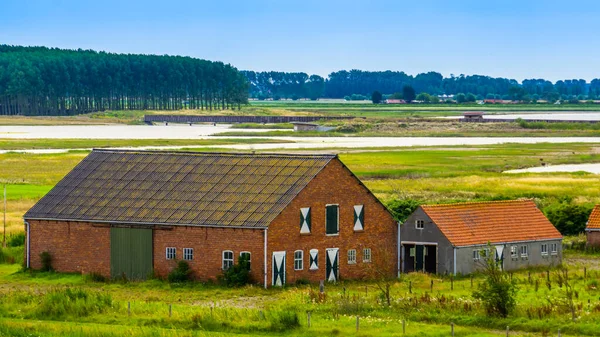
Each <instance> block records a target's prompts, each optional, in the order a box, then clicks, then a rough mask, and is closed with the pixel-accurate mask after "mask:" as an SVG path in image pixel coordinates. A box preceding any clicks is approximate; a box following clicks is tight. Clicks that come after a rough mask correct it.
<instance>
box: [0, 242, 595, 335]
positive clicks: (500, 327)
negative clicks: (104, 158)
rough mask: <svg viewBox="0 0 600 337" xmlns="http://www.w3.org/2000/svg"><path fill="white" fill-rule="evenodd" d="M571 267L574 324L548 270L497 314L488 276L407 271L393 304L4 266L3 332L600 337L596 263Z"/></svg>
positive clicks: (528, 277) (340, 290)
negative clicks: (486, 305)
mask: <svg viewBox="0 0 600 337" xmlns="http://www.w3.org/2000/svg"><path fill="white" fill-rule="evenodd" d="M567 265H568V266H569V268H570V272H569V275H570V280H571V281H570V282H571V284H572V285H573V286H574V288H575V289H576V291H577V299H576V300H575V301H576V304H577V308H578V309H577V315H578V317H577V321H576V322H572V321H571V319H570V315H569V313H568V311H567V310H566V307H564V306H563V305H561V304H559V303H561V302H560V299H561V298H562V297H563V292H564V288H563V287H561V284H560V283H559V282H558V279H557V278H556V275H555V272H554V271H551V272H550V284H549V285H548V282H547V274H546V271H545V270H533V271H522V272H518V273H515V274H514V275H513V278H514V279H515V280H517V283H518V287H519V290H518V295H517V308H516V310H515V311H514V313H513V314H511V315H510V316H509V317H508V318H494V317H488V316H486V315H485V313H484V310H483V308H482V306H481V304H480V303H479V302H478V301H476V300H474V299H473V298H472V291H473V289H476V288H477V286H478V283H479V282H481V281H482V277H481V276H475V278H474V279H473V280H471V279H470V278H469V277H462V278H461V277H458V278H456V279H455V280H451V279H450V277H443V276H434V275H425V274H420V273H415V274H409V275H403V276H402V278H401V279H400V280H396V281H394V282H393V283H392V285H391V299H392V302H391V305H390V306H389V307H388V306H387V304H386V303H385V301H384V299H383V297H382V293H381V292H380V291H379V290H378V289H379V288H378V283H377V282H372V281H371V282H365V281H362V282H348V281H342V282H340V283H338V284H328V285H326V288H325V289H326V292H325V295H319V292H318V286H317V287H315V286H306V285H299V286H289V287H286V288H284V289H269V290H264V289H263V288H262V287H261V286H260V285H258V286H246V287H242V288H226V287H223V286H220V285H215V284H203V283H190V284H173V285H171V284H168V283H166V282H164V281H160V280H150V281H145V282H142V283H123V282H114V283H98V282H93V281H91V279H90V278H89V277H86V276H82V275H79V274H55V273H39V272H34V273H29V272H20V271H19V268H20V267H19V266H18V265H6V264H4V265H2V264H0V317H1V318H0V336H3V335H10V336H14V335H23V336H28V333H32V332H35V333H38V334H39V336H58V335H66V336H89V335H92V336H117V335H122V334H126V335H131V336H147V335H150V336H166V335H175V336H203V335H204V334H207V333H220V334H222V335H223V336H230V335H242V336H244V335H265V336H267V335H276V336H323V335H328V336H346V335H352V336H397V335H400V334H401V331H402V321H405V322H406V323H407V324H406V326H405V327H406V335H407V336H449V335H450V329H451V328H450V324H451V323H454V324H455V335H456V336H500V335H504V334H505V329H506V326H509V327H511V328H510V329H511V335H512V336H539V335H547V334H550V335H552V334H554V333H556V332H557V331H558V329H560V330H561V331H562V333H563V335H565V336H597V335H598V331H600V301H599V300H598V296H599V295H600V289H598V282H599V281H600V270H599V266H598V263H597V260H596V257H594V256H592V257H590V256H583V257H582V256H580V255H577V254H575V253H568V254H567ZM584 267H585V268H586V271H585V276H584V269H583V268H584ZM432 282H433V286H432ZM128 304H129V306H130V310H129V309H128ZM170 305H171V315H169V306H170ZM309 311H310V312H311V327H308V322H307V312H309ZM356 316H359V330H358V332H357V331H356ZM174 329H176V330H174ZM36 336H38V335H36Z"/></svg>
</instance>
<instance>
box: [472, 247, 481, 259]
mask: <svg viewBox="0 0 600 337" xmlns="http://www.w3.org/2000/svg"><path fill="white" fill-rule="evenodd" d="M480 258H481V256H480V255H479V250H478V249H474V250H473V261H479V259H480Z"/></svg>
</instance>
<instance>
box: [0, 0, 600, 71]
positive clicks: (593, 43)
mask: <svg viewBox="0 0 600 337" xmlns="http://www.w3.org/2000/svg"><path fill="white" fill-rule="evenodd" d="M599 40H600V1H589V0H571V1H555V0H545V1H542V0H521V1H515V0H505V1H496V0H490V1H486V0H479V1H473V0H456V1H432V0H431V1H428V0H420V1H419V0H413V1H406V2H405V1H400V0H397V1H352V0H348V1H326V0H321V1H313V0H304V1H283V0H282V1H269V0H258V1H250V0H248V1H243V0H241V1H233V0H219V1H179V0H169V1H153V0H145V1H127V0H120V1H115V0H102V1H95V0H94V1H90V0H87V1H86V0H47V1H40V0H37V1H36V0H0V43H2V44H13V45H44V46H50V47H61V48H83V49H94V50H104V51H109V52H120V53H145V54H170V55H187V56H192V57H198V58H204V59H209V60H219V61H223V62H226V63H231V64H232V65H234V66H236V67H237V68H238V69H248V70H257V71H260V70H278V71H303V72H307V73H310V74H312V73H316V74H320V75H324V76H325V75H327V74H329V73H330V72H332V71H336V70H341V69H363V70H402V71H405V72H406V73H409V74H417V73H420V72H426V71H432V70H433V71H438V72H441V73H442V74H443V75H445V76H449V75H450V74H454V75H459V74H481V75H490V76H499V77H509V78H514V79H517V80H519V81H521V80H523V79H525V78H546V79H549V80H552V81H556V80H558V79H566V78H569V79H571V78H576V79H579V78H583V79H586V80H588V81H589V80H591V79H592V78H597V77H600V62H599V56H600V43H599Z"/></svg>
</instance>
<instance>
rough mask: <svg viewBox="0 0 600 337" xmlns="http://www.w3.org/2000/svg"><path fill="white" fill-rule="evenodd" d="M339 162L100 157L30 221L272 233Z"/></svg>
mask: <svg viewBox="0 0 600 337" xmlns="http://www.w3.org/2000/svg"><path fill="white" fill-rule="evenodd" d="M333 158H336V156H335V155H289V154H240V153H234V154H232V153H198V152H158V151H119V150H94V151H92V153H90V154H89V155H88V156H87V157H86V158H85V159H83V161H81V163H79V165H77V166H76V167H75V168H74V169H73V170H72V171H71V172H70V173H69V174H67V176H65V177H64V178H63V179H62V180H61V181H60V182H59V183H58V184H57V185H56V186H55V187H54V188H53V189H52V190H51V191H50V192H48V194H47V195H46V196H44V197H43V198H42V199H41V200H40V201H39V202H38V203H37V204H35V206H33V207H32V208H31V209H30V210H29V211H28V212H27V213H26V214H25V216H24V218H25V219H57V220H75V221H91V222H94V221H95V222H110V223H124V224H126V223H139V224H173V225H177V224H179V225H198V226H240V227H267V226H268V225H269V224H270V223H271V222H272V221H273V220H274V219H275V217H276V216H277V215H278V214H279V213H280V212H281V211H282V210H283V209H284V207H285V206H286V205H287V204H289V203H290V202H291V201H292V199H293V198H294V197H295V196H296V195H297V194H298V193H299V192H300V191H301V190H302V189H303V188H304V187H305V186H306V185H307V184H308V182H309V181H311V180H312V178H313V177H314V176H315V175H316V174H317V173H319V172H320V171H321V170H322V169H323V167H325V165H327V164H328V163H329V161H330V160H332V159H333Z"/></svg>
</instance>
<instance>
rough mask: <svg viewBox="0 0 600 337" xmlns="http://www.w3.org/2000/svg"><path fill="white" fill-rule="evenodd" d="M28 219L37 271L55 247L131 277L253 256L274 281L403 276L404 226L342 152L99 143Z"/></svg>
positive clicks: (69, 268) (66, 262) (68, 257)
mask: <svg viewBox="0 0 600 337" xmlns="http://www.w3.org/2000/svg"><path fill="white" fill-rule="evenodd" d="M24 219H25V224H26V233H27V243H26V253H25V254H26V264H27V266H28V267H31V268H34V269H37V268H40V267H41V265H42V262H41V258H40V254H41V253H42V252H48V253H50V255H51V257H52V266H53V268H54V269H55V270H57V271H59V272H80V273H91V272H95V273H100V274H102V275H104V276H107V277H112V278H120V277H125V278H127V279H144V278H146V277H148V276H149V275H151V274H155V275H157V276H159V277H165V276H166V275H167V274H168V273H169V272H170V271H171V270H173V268H174V267H175V266H176V264H177V261H178V260H185V261H187V262H188V263H189V265H190V267H191V270H192V272H193V273H192V276H193V278H195V279H198V280H210V279H213V280H214V279H215V278H216V277H217V276H218V275H220V274H221V273H222V271H223V270H226V269H228V268H230V267H231V266H232V265H233V264H235V263H236V262H237V261H238V259H239V258H240V257H242V256H244V257H246V258H248V259H249V260H250V275H251V277H252V278H253V279H254V281H255V282H257V283H262V284H263V285H264V286H265V287H267V286H282V285H284V284H286V283H294V282H296V281H298V280H309V281H312V282H318V281H319V280H327V281H337V280H339V279H341V278H345V279H357V278H364V277H369V276H370V275H371V274H370V273H371V271H372V270H376V271H377V273H378V274H377V275H387V276H389V277H393V276H395V275H397V273H398V269H397V268H398V265H397V263H396V262H395V261H397V260H398V259H397V256H398V255H397V247H398V246H397V237H398V224H397V223H396V221H395V220H394V219H393V217H392V215H391V214H390V213H389V212H388V210H387V209H386V208H385V207H384V205H382V204H381V203H380V202H379V200H378V199H377V198H376V197H375V196H374V195H373V194H372V193H371V192H370V191H369V190H368V189H367V188H366V187H365V186H364V185H363V184H362V183H361V182H360V180H358V178H356V176H354V175H353V174H352V172H350V170H349V169H348V168H347V167H346V166H345V165H344V164H343V163H342V162H341V161H340V160H339V159H338V157H337V156H336V155H296V154H294V155H291V154H235V153H193V152H158V151H117V150H94V151H92V153H91V154H89V155H88V156H87V157H86V158H85V159H84V160H83V161H81V162H80V163H79V164H78V165H77V166H76V167H75V168H74V169H73V170H72V171H71V172H70V173H69V174H67V176H65V177H64V178H63V179H62V180H61V181H60V182H59V183H58V184H57V185H56V186H55V187H54V188H53V189H52V190H51V191H50V192H49V193H48V194H47V195H46V196H44V197H43V198H42V199H41V200H40V201H39V202H38V203H37V204H35V205H34V206H33V207H32V208H31V209H30V210H29V211H28V212H27V213H26V214H25V216H24ZM384 258H385V259H384ZM375 268H376V269H375Z"/></svg>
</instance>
